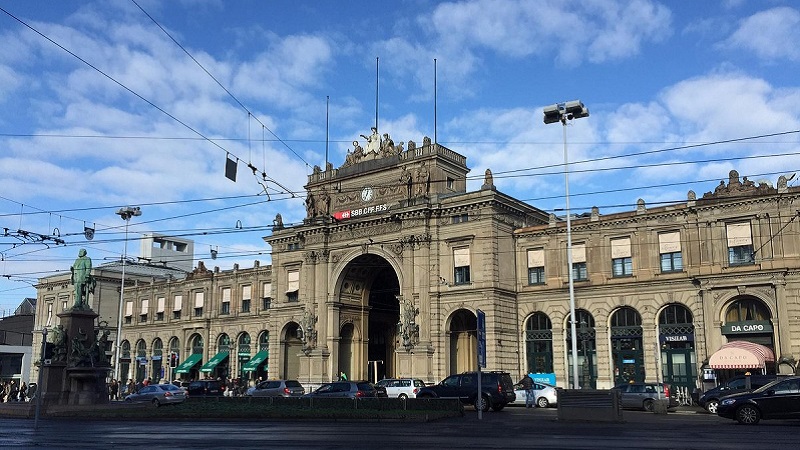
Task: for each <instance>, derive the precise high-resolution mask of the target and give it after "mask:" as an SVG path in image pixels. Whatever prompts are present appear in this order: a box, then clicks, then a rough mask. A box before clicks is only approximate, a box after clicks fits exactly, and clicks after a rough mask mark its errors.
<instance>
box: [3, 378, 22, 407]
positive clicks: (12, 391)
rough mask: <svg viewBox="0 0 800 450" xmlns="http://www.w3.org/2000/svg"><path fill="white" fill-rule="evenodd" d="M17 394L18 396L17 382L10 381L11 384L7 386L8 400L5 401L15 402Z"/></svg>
mask: <svg viewBox="0 0 800 450" xmlns="http://www.w3.org/2000/svg"><path fill="white" fill-rule="evenodd" d="M18 394H19V387H17V382H16V381H14V380H11V384H9V385H8V398H7V399H6V401H7V402H9V403H10V402H15V401H17V395H18Z"/></svg>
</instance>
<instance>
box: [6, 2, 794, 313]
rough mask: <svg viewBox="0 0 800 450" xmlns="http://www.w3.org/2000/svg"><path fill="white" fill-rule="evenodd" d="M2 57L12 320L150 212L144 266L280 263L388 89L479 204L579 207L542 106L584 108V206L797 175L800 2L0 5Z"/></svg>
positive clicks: (139, 227)
mask: <svg viewBox="0 0 800 450" xmlns="http://www.w3.org/2000/svg"><path fill="white" fill-rule="evenodd" d="M0 42H2V43H3V45H2V48H3V51H1V52H0V228H3V229H7V230H0V231H3V234H2V235H0V259H2V261H0V311H5V313H6V314H8V310H13V309H14V308H15V307H16V306H17V305H19V304H20V302H21V301H22V299H23V298H25V297H35V295H36V294H35V289H34V288H33V284H35V282H36V280H37V279H38V278H40V277H43V276H48V275H52V274H57V273H63V272H68V269H69V266H70V265H71V263H72V261H73V260H74V259H75V256H76V255H77V252H78V249H79V248H86V249H87V251H88V252H89V255H90V256H91V257H92V258H93V260H94V263H95V265H99V264H102V263H103V262H108V261H111V260H114V259H119V258H120V257H121V255H122V253H123V248H124V238H125V226H124V225H125V222H124V221H123V220H122V219H121V218H120V217H119V216H117V215H116V214H115V212H116V211H117V210H118V209H119V208H121V207H124V206H139V207H141V210H142V212H143V214H142V215H141V216H140V217H135V218H133V219H132V220H131V222H130V227H129V231H130V234H129V237H130V241H129V242H130V244H129V246H128V249H129V252H128V253H129V255H131V256H138V254H139V248H138V242H137V241H136V240H137V239H138V238H139V237H141V234H142V233H146V232H156V233H163V234H171V235H178V236H182V237H186V238H189V239H193V240H194V241H195V243H196V244H195V245H196V259H197V260H204V261H205V263H206V265H207V266H210V267H213V266H219V267H220V268H221V269H229V268H230V267H232V265H233V264H234V263H239V264H240V265H242V266H243V267H251V266H252V264H253V261H254V260H260V261H261V262H262V264H268V263H269V262H270V256H269V251H270V249H269V247H268V246H267V245H266V244H265V243H264V242H263V240H262V239H261V238H262V237H263V236H266V235H269V234H270V229H269V227H270V226H271V224H272V219H273V218H274V217H275V214H276V213H281V214H282V216H283V218H284V222H285V223H288V224H291V223H297V222H300V221H302V219H303V217H304V216H305V209H304V207H303V197H304V195H305V194H304V190H303V185H304V184H305V182H306V181H307V175H308V174H309V173H311V171H312V168H313V166H314V165H320V166H324V163H325V160H326V149H327V154H328V160H329V161H330V162H331V163H332V164H333V165H334V166H336V167H338V166H339V165H341V163H342V162H343V161H344V156H345V154H346V152H347V149H348V148H351V147H352V142H353V140H355V139H359V140H362V141H363V139H361V138H360V137H359V135H360V134H368V131H369V127H370V126H372V124H373V123H374V121H375V117H376V110H375V105H376V75H377V93H378V95H377V98H378V111H377V116H378V125H379V129H380V132H381V133H389V134H390V135H391V136H392V138H393V140H394V141H395V142H400V141H403V142H407V141H409V140H413V141H416V142H421V141H422V138H423V136H430V137H434V135H436V137H437V139H438V142H439V143H440V144H442V145H445V146H447V147H449V148H451V149H453V150H455V151H456V152H458V153H461V154H463V155H465V156H466V157H467V163H468V165H469V167H470V168H471V170H472V172H471V174H470V176H471V178H470V182H469V183H468V186H469V189H470V190H473V189H477V188H479V186H480V184H481V183H482V180H483V173H484V170H485V169H487V168H490V169H491V170H492V171H493V173H494V181H495V184H496V185H497V186H498V189H499V190H501V191H503V192H505V193H507V194H509V195H512V196H514V197H516V198H518V199H521V200H524V201H526V202H529V203H530V204H532V205H534V206H536V207H539V208H541V209H543V210H545V211H547V212H553V211H555V212H556V213H558V211H559V210H560V209H562V208H563V207H564V176H563V161H564V154H563V138H562V132H563V129H562V127H561V125H560V124H554V125H545V124H544V123H543V122H542V108H543V107H545V106H547V105H550V104H553V103H558V102H563V101H569V100H576V99H580V100H582V101H583V102H584V103H585V104H586V106H587V107H588V108H589V110H590V113H591V115H590V117H588V118H586V119H581V120H576V121H574V122H572V123H571V124H570V125H569V126H568V128H567V135H568V143H569V144H568V151H569V160H570V194H571V195H570V202H571V206H572V209H573V211H574V212H575V213H582V212H586V211H588V210H590V209H591V207H592V206H597V207H599V208H600V212H601V214H602V213H609V212H615V211H620V210H628V209H633V208H634V205H635V203H636V201H637V199H639V198H641V199H644V200H645V202H646V203H647V204H648V205H658V204H662V203H663V202H676V201H682V200H685V199H686V195H687V192H688V191H689V190H694V191H695V192H696V193H697V194H698V196H702V194H703V193H705V192H708V191H711V190H713V189H714V187H715V186H716V185H717V184H718V183H719V181H720V180H722V179H726V178H727V175H728V172H729V171H730V170H731V169H736V170H738V171H739V172H740V174H741V175H743V176H748V177H749V178H750V179H751V180H762V179H763V180H769V181H770V182H771V183H772V184H775V182H776V180H777V178H778V176H780V175H781V174H791V173H793V172H794V171H796V170H797V166H798V164H797V163H796V161H798V158H797V156H796V155H797V152H798V151H799V150H800V145H798V129H800V126H799V124H798V122H799V121H800V77H798V76H797V73H798V63H799V62H800V46H798V45H797V43H798V42H800V7H798V6H797V4H796V3H795V2H791V1H780V0H764V1H744V0H741V1H739V0H729V1H713V2H711V1H710V2H689V1H681V2H667V1H663V2H659V1H653V0H631V1H614V0H587V1H580V2H564V1H550V0H540V1H525V0H519V1H514V0H508V1H503V0H497V1H490V0H474V1H459V2H432V1H422V0H397V1H391V2H375V1H346V2H345V1H340V2H334V1H293V2H289V1H259V0H251V1H246V0H242V1H236V2H224V1H222V0H176V1H170V2H162V1H157V0H135V1H134V0H109V1H105V0H104V1H96V2H95V1H80V2H78V1H71V2H49V1H44V0H31V1H25V2H20V1H11V0H0ZM328 99H329V100H328ZM434 112H436V113H434ZM434 124H436V127H434ZM434 128H436V129H434ZM326 130H327V133H326ZM362 145H363V142H362ZM227 158H231V159H234V160H238V161H239V170H238V174H237V175H238V177H237V181H236V182H235V183H234V182H231V181H230V180H228V179H227V178H226V177H225V176H224V166H225V161H226V159H227ZM247 164H250V165H252V166H253V167H255V168H256V169H257V170H256V172H257V175H253V172H252V170H250V169H248V168H247ZM262 172H263V173H265V174H266V178H264V177H263V176H262V175H261V174H262ZM796 182H797V181H796V179H795V180H794V181H793V182H792V183H790V184H795V183H796ZM267 194H268V195H267ZM87 226H88V227H91V228H94V229H95V230H96V234H95V237H94V240H92V241H87V240H86V239H85V238H84V235H83V231H84V227H87ZM20 231H23V232H26V233H28V235H27V236H23V235H21V234H22V233H20ZM55 238H58V239H60V240H61V241H63V244H62V243H60V241H58V242H57V241H56V239H55ZM211 249H215V250H217V251H218V258H217V259H216V260H214V261H211V260H210V256H209V252H210V250H211ZM0 315H2V314H0Z"/></svg>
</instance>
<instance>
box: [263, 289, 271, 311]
mask: <svg viewBox="0 0 800 450" xmlns="http://www.w3.org/2000/svg"><path fill="white" fill-rule="evenodd" d="M271 304H272V283H263V284H262V285H261V309H269V307H270V306H271Z"/></svg>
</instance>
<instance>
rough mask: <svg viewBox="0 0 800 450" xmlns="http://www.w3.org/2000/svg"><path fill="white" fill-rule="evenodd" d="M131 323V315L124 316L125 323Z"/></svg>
mask: <svg viewBox="0 0 800 450" xmlns="http://www.w3.org/2000/svg"><path fill="white" fill-rule="evenodd" d="M132 323H133V319H132V318H131V316H125V325H130V324H132Z"/></svg>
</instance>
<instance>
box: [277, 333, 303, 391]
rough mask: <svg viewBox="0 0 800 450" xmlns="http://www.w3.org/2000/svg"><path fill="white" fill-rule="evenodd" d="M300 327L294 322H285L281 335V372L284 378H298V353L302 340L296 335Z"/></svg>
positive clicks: (301, 347)
mask: <svg viewBox="0 0 800 450" xmlns="http://www.w3.org/2000/svg"><path fill="white" fill-rule="evenodd" d="M299 328H300V325H298V324H297V323H296V322H290V323H288V324H286V327H285V328H284V329H283V335H282V336H281V350H283V351H282V352H281V353H282V355H281V357H282V358H281V359H282V361H281V373H280V377H281V378H283V379H284V380H296V379H298V378H300V355H301V354H302V353H303V341H302V340H300V338H299V337H297V330H298V329H299Z"/></svg>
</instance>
